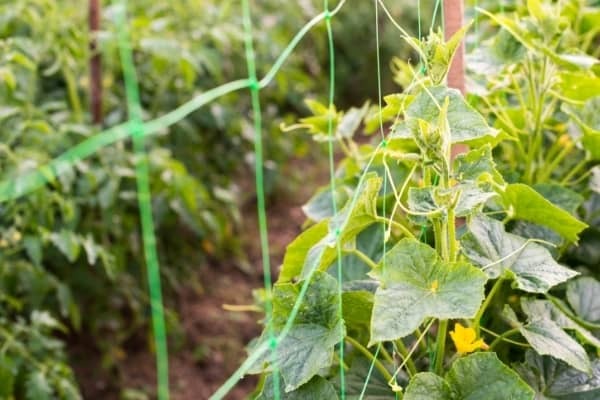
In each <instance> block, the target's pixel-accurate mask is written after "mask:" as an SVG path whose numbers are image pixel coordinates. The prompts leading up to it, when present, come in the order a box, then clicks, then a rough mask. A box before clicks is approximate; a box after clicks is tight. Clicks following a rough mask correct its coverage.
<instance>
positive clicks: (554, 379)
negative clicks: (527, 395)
mask: <svg viewBox="0 0 600 400" xmlns="http://www.w3.org/2000/svg"><path fill="white" fill-rule="evenodd" d="M515 370H516V371H517V372H518V373H519V375H521V377H522V378H523V380H525V381H526V382H527V383H528V384H529V385H530V386H531V387H532V388H533V389H534V390H535V391H536V399H538V400H546V399H548V400H550V399H555V400H596V399H599V398H600V360H599V359H595V360H594V361H593V362H592V374H591V375H588V374H586V373H585V372H581V371H578V370H576V369H574V368H572V367H570V366H569V365H567V364H565V363H563V362H561V361H559V360H557V359H555V358H552V357H549V356H541V355H539V354H536V353H535V352H534V351H531V350H528V351H527V352H526V353H525V361H524V362H523V363H522V364H519V365H516V366H515Z"/></svg>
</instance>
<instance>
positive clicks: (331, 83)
mask: <svg viewBox="0 0 600 400" xmlns="http://www.w3.org/2000/svg"><path fill="white" fill-rule="evenodd" d="M323 8H324V12H325V27H326V29H327V47H328V51H329V94H328V114H327V115H328V118H327V136H328V137H329V141H328V148H327V153H328V157H329V186H330V189H331V205H332V208H333V214H334V215H337V212H338V210H337V204H336V201H335V198H336V195H335V193H336V184H335V160H334V156H333V142H334V134H333V117H334V116H335V113H334V99H335V48H334V43H333V30H332V28H331V13H330V12H329V2H328V0H324V1H323ZM335 235H336V238H335V240H336V252H337V260H336V265H337V284H338V285H337V286H338V287H337V297H338V318H339V319H340V321H343V319H344V309H343V304H342V279H343V274H342V257H343V256H342V244H341V242H340V230H339V229H338V230H337V231H336V232H335ZM344 346H345V339H344V331H343V330H342V331H341V332H340V343H339V350H338V351H339V360H340V367H339V374H340V400H344V399H345V398H346V372H345V370H344Z"/></svg>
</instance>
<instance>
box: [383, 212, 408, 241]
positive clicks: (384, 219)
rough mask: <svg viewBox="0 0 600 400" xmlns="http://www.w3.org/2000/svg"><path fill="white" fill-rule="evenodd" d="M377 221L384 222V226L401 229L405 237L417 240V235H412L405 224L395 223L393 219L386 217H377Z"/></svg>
mask: <svg viewBox="0 0 600 400" xmlns="http://www.w3.org/2000/svg"><path fill="white" fill-rule="evenodd" d="M375 219H376V220H377V221H380V222H383V223H384V224H386V223H387V224H390V225H392V226H394V227H396V228H398V229H400V230H401V231H402V233H404V235H405V236H407V237H409V238H411V239H416V237H415V234H414V233H412V232H411V231H410V229H408V228H407V227H405V226H404V225H403V224H401V223H400V222H397V221H394V220H393V219H389V218H386V217H376V218H375Z"/></svg>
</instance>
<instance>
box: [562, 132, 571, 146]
mask: <svg viewBox="0 0 600 400" xmlns="http://www.w3.org/2000/svg"><path fill="white" fill-rule="evenodd" d="M558 144H559V146H560V147H569V148H570V147H573V141H572V140H571V137H570V136H569V135H567V134H566V133H565V134H563V135H560V137H559V138H558Z"/></svg>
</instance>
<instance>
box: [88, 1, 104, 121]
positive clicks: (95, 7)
mask: <svg viewBox="0 0 600 400" xmlns="http://www.w3.org/2000/svg"><path fill="white" fill-rule="evenodd" d="M89 28H90V53H91V57H90V112H91V114H92V121H93V122H94V124H102V59H101V58H100V53H99V51H98V38H97V35H98V31H99V30H100V0H89Z"/></svg>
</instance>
